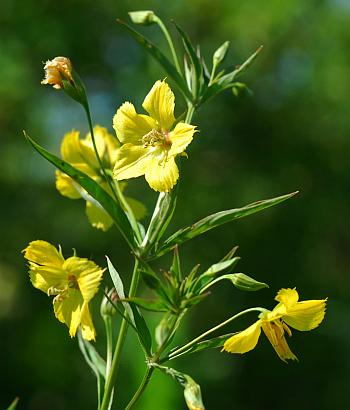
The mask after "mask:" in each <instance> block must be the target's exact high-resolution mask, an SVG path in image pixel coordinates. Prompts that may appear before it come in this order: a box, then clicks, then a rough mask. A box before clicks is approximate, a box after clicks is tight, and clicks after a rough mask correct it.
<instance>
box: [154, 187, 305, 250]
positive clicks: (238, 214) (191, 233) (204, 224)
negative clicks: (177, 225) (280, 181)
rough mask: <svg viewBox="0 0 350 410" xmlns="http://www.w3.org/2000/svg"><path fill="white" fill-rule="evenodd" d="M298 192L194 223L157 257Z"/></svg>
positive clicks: (210, 216) (167, 243)
mask: <svg viewBox="0 0 350 410" xmlns="http://www.w3.org/2000/svg"><path fill="white" fill-rule="evenodd" d="M297 193H298V191H296V192H292V193H291V194H288V195H283V196H279V197H276V198H272V199H266V200H264V201H258V202H254V203H252V204H249V205H246V206H244V207H243V208H234V209H229V210H227V211H221V212H217V213H216V214H213V215H209V216H207V217H206V218H203V219H201V220H200V221H198V222H196V223H194V224H193V225H191V226H188V227H186V228H183V229H180V230H179V231H177V232H175V233H174V234H173V235H171V236H170V237H169V238H168V239H167V240H166V241H165V242H164V243H163V245H162V246H161V247H160V249H159V250H158V253H157V256H161V255H164V254H165V253H167V252H169V251H170V250H171V249H173V248H174V246H175V245H180V244H182V243H184V242H186V241H189V240H190V239H193V238H195V237H196V236H199V235H201V234H203V233H204V232H207V231H209V230H211V229H213V228H216V227H217V226H220V225H223V224H225V223H227V222H231V221H234V220H236V219H240V218H244V217H246V216H248V215H252V214H254V213H257V212H260V211H262V210H264V209H266V208H270V207H271V206H275V205H277V204H279V203H281V202H283V201H285V200H287V199H289V198H291V197H293V196H294V195H296V194H297Z"/></svg>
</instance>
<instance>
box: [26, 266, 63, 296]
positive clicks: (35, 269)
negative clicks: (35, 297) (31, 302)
mask: <svg viewBox="0 0 350 410" xmlns="http://www.w3.org/2000/svg"><path fill="white" fill-rule="evenodd" d="M29 277H30V281H31V282H32V285H33V286H34V287H35V288H37V289H39V290H41V291H42V292H45V293H46V294H47V293H48V292H49V289H64V288H65V287H66V286H67V283H68V277H67V274H66V272H65V271H64V270H63V269H61V268H59V267H56V266H48V265H44V266H39V265H37V264H35V263H30V264H29Z"/></svg>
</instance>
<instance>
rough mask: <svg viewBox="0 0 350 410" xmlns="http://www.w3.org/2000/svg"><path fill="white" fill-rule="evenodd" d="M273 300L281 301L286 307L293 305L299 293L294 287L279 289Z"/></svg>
mask: <svg viewBox="0 0 350 410" xmlns="http://www.w3.org/2000/svg"><path fill="white" fill-rule="evenodd" d="M275 300H277V302H280V303H283V304H284V305H285V306H286V307H287V309H288V308H289V307H290V306H293V305H295V304H296V303H297V302H298V300H299V295H298V292H297V291H296V290H295V289H290V288H288V289H281V290H279V291H278V293H277V296H276V297H275Z"/></svg>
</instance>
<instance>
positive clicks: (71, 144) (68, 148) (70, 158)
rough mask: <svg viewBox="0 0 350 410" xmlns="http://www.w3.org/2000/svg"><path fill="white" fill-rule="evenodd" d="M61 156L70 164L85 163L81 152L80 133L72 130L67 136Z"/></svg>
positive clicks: (64, 139) (62, 146)
mask: <svg viewBox="0 0 350 410" xmlns="http://www.w3.org/2000/svg"><path fill="white" fill-rule="evenodd" d="M61 156H62V158H63V159H64V160H65V161H67V162H69V163H70V164H76V163H81V162H84V160H83V158H82V156H81V151H80V140H79V131H75V130H72V131H70V132H68V133H67V134H65V136H64V137H63V141H62V144H61Z"/></svg>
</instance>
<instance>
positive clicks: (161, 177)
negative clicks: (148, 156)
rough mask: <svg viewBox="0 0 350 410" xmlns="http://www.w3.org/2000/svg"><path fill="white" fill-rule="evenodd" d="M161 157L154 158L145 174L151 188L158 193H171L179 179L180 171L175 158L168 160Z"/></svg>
mask: <svg viewBox="0 0 350 410" xmlns="http://www.w3.org/2000/svg"><path fill="white" fill-rule="evenodd" d="M162 156H163V153H162V155H161V156H159V157H155V158H152V160H151V161H150V162H149V165H148V167H147V169H146V172H145V178H146V181H147V182H148V184H149V186H150V187H151V188H152V189H154V190H155V191H158V192H169V191H170V190H171V189H172V188H173V186H174V185H175V184H176V182H177V180H178V178H179V169H178V167H177V165H176V162H175V159H174V157H169V158H167V159H166V160H164V159H163V158H162Z"/></svg>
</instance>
